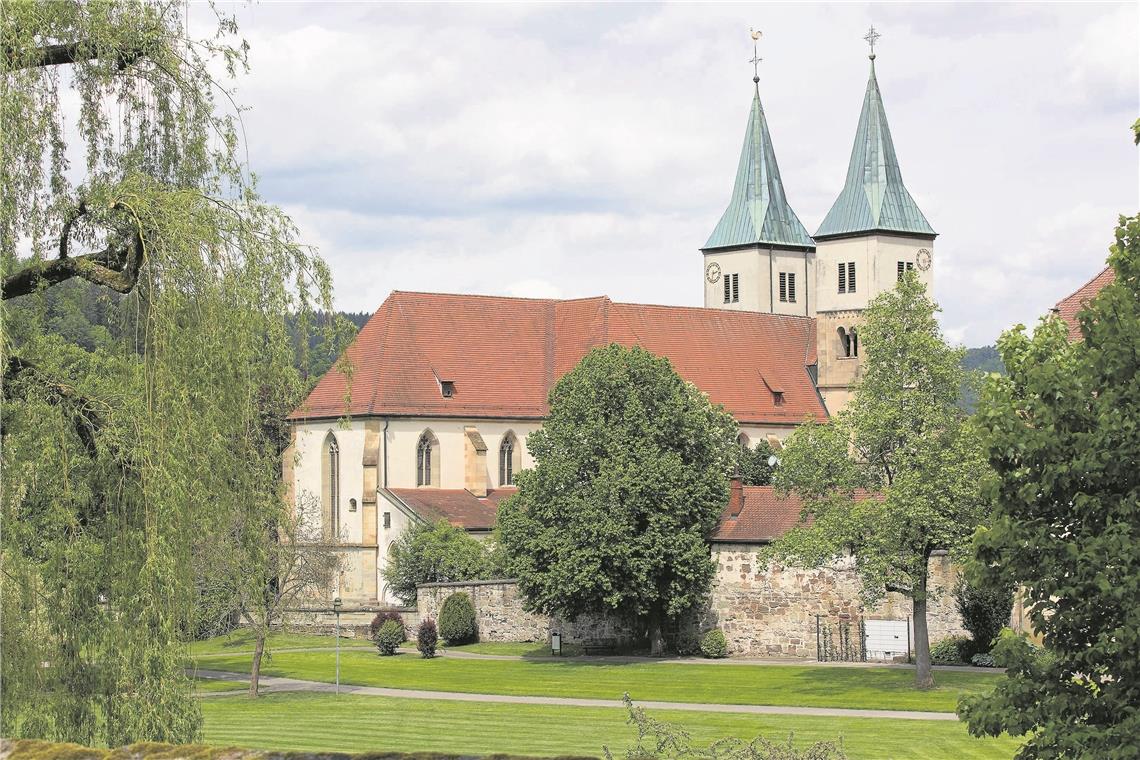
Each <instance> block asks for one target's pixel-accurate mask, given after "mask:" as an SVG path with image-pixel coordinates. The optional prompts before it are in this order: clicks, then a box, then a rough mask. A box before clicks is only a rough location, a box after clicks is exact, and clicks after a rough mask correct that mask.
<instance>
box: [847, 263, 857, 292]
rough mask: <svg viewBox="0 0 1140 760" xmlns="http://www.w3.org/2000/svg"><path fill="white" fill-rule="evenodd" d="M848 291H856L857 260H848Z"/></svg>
mask: <svg viewBox="0 0 1140 760" xmlns="http://www.w3.org/2000/svg"><path fill="white" fill-rule="evenodd" d="M847 292H848V293H854V292H855V262H854V261H848V262H847Z"/></svg>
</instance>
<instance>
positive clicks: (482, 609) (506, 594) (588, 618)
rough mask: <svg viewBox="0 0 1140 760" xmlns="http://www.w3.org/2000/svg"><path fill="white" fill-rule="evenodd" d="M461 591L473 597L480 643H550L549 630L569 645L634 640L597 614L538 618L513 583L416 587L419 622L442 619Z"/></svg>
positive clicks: (626, 627) (624, 629)
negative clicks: (447, 603) (525, 606)
mask: <svg viewBox="0 0 1140 760" xmlns="http://www.w3.org/2000/svg"><path fill="white" fill-rule="evenodd" d="M457 591H460V592H463V593H465V594H467V595H468V596H470V597H471V601H472V602H473V603H474V605H475V619H476V623H477V625H478V627H479V640H480V641H549V640H550V631H551V630H555V631H558V632H559V633H561V634H562V640H563V641H564V642H566V643H568V644H577V643H584V642H591V641H593V642H596V641H601V640H612V641H615V642H621V641H627V640H629V639H631V638H632V632H631V631H630V630H629V628H628V626H625V625H622V624H621V623H620V622H618V621H614V620H609V619H606V618H603V617H599V616H594V615H584V616H582V617H580V618H579V619H578V620H575V621H574V622H573V623H570V622H567V621H565V620H561V619H559V618H552V617H550V616H548V615H537V614H535V613H533V612H527V611H526V610H524V609H523V600H522V597H521V596H520V594H519V589H518V585H517V584H516V583H515V582H514V581H513V580H494V581H468V582H460V583H427V584H424V585H422V586H419V587H418V588H417V599H416V608H417V620H416V623H415V624H416V625H418V624H419V620H422V619H424V618H431V619H433V620H438V619H439V611H440V609H441V608H442V607H443V602H444V600H446V599H447V597H449V596H451V595H452V594H454V593H455V592H457Z"/></svg>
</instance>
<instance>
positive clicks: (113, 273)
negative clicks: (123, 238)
mask: <svg viewBox="0 0 1140 760" xmlns="http://www.w3.org/2000/svg"><path fill="white" fill-rule="evenodd" d="M69 228H70V224H68V223H65V233H66V232H68V231H69ZM132 237H133V239H132V240H131V241H130V243H128V244H127V245H125V246H122V247H118V248H116V247H109V248H105V249H103V250H102V251H96V252H95V253H88V254H85V255H83V256H76V257H74V258H71V257H66V251H67V245H66V243H65V242H64V241H63V240H61V241H60V253H61V255H62V257H61V258H58V259H55V260H54V261H42V260H40V261H34V262H32V263H31V264H29V265H28V266H26V267H24V268H23V269H21V270H20V271H18V272H16V273H14V274H11V275H9V276H8V277H6V278H5V279H4V286H3V291H2V294H0V300H4V301H7V300H8V299H9V298H16V297H18V296H26V295H28V294H29V293H33V292H35V290H36V289H37V288H38V287H40V285H41V284H44V285H47V286H48V287H50V286H52V285H58V284H59V283H61V282H65V281H67V280H70V279H72V278H74V277H79V278H81V279H84V280H87V281H88V282H90V283H94V284H95V285H102V286H103V287H106V288H110V289H111V290H114V291H115V292H117V293H129V292H131V291H132V290H134V287H135V285H136V284H138V279H139V268H140V267H141V266H142V263H143V258H144V256H145V247H144V246H143V241H142V236H141V235H140V234H139V233H138V232H137V231H136V232H135V233H134V234H133V236H132Z"/></svg>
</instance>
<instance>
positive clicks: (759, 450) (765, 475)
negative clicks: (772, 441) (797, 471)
mask: <svg viewBox="0 0 1140 760" xmlns="http://www.w3.org/2000/svg"><path fill="white" fill-rule="evenodd" d="M771 456H772V447H771V446H769V445H768V442H767V441H758V442H757V443H756V446H755V447H754V448H750V449H749V448H741V450H740V461H739V465H738V472H739V473H740V478H741V480H742V481H743V482H744V485H746V486H766V485H769V484H771V482H772V465H770V464H768V458H769V457H771Z"/></svg>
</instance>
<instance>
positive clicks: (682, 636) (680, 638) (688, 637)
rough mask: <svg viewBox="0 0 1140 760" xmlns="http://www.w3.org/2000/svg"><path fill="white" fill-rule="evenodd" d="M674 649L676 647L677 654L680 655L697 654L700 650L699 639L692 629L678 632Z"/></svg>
mask: <svg viewBox="0 0 1140 760" xmlns="http://www.w3.org/2000/svg"><path fill="white" fill-rule="evenodd" d="M674 649H676V650H677V654H679V655H681V656H682V657H688V656H689V655H694V654H699V653H700V651H701V639H700V637H698V636H697V634H696V633H694V632H693V631H685V632H684V633H679V634H677V642H676V645H675V646H674Z"/></svg>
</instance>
